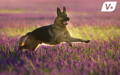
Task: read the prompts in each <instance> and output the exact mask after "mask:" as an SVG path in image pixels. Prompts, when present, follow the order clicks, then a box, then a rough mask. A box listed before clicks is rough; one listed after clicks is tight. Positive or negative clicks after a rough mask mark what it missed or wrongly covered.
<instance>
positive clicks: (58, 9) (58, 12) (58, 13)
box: [57, 7, 61, 16]
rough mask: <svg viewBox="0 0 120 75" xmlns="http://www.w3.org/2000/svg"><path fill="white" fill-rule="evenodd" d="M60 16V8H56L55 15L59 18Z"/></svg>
mask: <svg viewBox="0 0 120 75" xmlns="http://www.w3.org/2000/svg"><path fill="white" fill-rule="evenodd" d="M60 14H61V10H60V8H58V7H57V15H58V16H60Z"/></svg>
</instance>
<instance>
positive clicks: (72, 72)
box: [0, 19, 120, 75]
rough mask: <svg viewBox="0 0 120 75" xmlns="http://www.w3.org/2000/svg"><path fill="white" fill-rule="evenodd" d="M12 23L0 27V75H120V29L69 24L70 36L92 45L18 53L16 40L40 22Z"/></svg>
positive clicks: (41, 47) (62, 45)
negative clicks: (87, 40)
mask: <svg viewBox="0 0 120 75" xmlns="http://www.w3.org/2000/svg"><path fill="white" fill-rule="evenodd" d="M16 20H17V19H16ZM12 21H14V23H12V24H10V23H9V21H8V25H7V24H6V26H2V24H1V28H2V29H1V30H0V75H33V74H34V75H119V74H120V67H119V66H120V34H119V33H120V29H119V25H117V26H113V25H106V26H104V27H103V26H101V25H91V24H87V25H85V24H84V23H83V25H79V23H78V26H77V24H76V25H74V24H73V25H72V24H71V23H70V25H69V26H68V29H69V31H70V32H71V35H72V36H74V37H78V38H83V39H90V40H91V42H90V43H87V44H85V43H73V47H70V46H68V45H67V44H65V43H61V44H59V45H56V46H49V45H41V46H40V47H39V48H38V49H37V50H36V51H29V50H28V51H21V50H18V49H17V42H18V40H19V38H20V37H21V36H22V35H23V34H25V33H26V32H29V31H32V30H33V29H35V28H37V27H39V26H40V25H41V24H40V23H38V22H39V21H37V22H35V23H34V24H35V25H34V24H33V25H30V24H27V23H25V24H22V22H19V23H17V21H20V20H17V21H15V20H11V22H12ZM23 21H26V20H25V19H24V20H23ZM43 22H44V21H43ZM47 22H48V21H46V23H47ZM88 22H89V20H88ZM6 23H7V22H6ZM23 23H24V22H23ZM20 24H21V25H20ZM22 25H23V26H22Z"/></svg>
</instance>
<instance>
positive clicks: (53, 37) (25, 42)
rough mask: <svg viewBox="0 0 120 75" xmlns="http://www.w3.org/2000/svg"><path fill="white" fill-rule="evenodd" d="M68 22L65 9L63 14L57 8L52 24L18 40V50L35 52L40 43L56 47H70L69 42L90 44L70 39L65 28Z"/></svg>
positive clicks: (77, 39)
mask: <svg viewBox="0 0 120 75" xmlns="http://www.w3.org/2000/svg"><path fill="white" fill-rule="evenodd" d="M69 20H70V19H69V17H68V16H67V13H66V8H65V7H63V12H62V11H61V10H60V8H57V17H56V18H55V21H54V24H51V25H48V26H43V27H40V28H37V29H35V30H33V31H32V32H28V33H27V34H26V35H24V36H22V37H21V38H20V40H19V49H30V50H35V49H36V47H37V46H38V44H41V43H46V44H50V45H56V44H59V43H61V42H66V43H68V44H69V45H70V46H72V44H71V42H85V43H88V42H90V40H83V39H79V38H73V37H71V35H70V34H69V32H68V30H67V28H66V26H67V24H68V21H69Z"/></svg>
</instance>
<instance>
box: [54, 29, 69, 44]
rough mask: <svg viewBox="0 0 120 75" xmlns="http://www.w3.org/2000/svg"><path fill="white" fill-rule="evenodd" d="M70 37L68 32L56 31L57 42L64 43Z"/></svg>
mask: <svg viewBox="0 0 120 75" xmlns="http://www.w3.org/2000/svg"><path fill="white" fill-rule="evenodd" d="M68 36H69V34H68V32H67V30H55V31H54V39H55V41H57V42H63V41H65V40H66V39H67V37H68Z"/></svg>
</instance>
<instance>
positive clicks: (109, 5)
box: [101, 1, 117, 12]
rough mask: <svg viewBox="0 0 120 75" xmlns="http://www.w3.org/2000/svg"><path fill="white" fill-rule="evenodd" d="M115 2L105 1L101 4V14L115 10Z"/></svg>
mask: <svg viewBox="0 0 120 75" xmlns="http://www.w3.org/2000/svg"><path fill="white" fill-rule="evenodd" d="M116 5H117V2H116V1H106V2H104V3H103V6H102V9H101V12H113V11H114V10H115V8H116Z"/></svg>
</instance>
